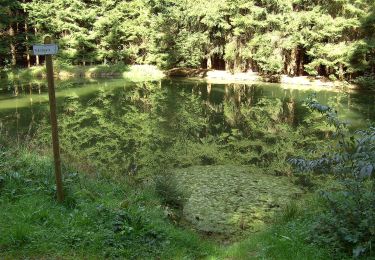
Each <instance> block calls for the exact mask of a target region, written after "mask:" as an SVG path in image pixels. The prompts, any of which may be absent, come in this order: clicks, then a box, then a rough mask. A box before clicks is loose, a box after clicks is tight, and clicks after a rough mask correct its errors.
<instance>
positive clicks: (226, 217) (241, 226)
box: [174, 165, 302, 234]
mask: <svg viewBox="0 0 375 260" xmlns="http://www.w3.org/2000/svg"><path fill="white" fill-rule="evenodd" d="M174 178H176V181H177V183H178V188H179V189H180V190H181V192H182V193H183V194H184V196H185V201H186V202H185V204H184V206H183V214H184V217H185V218H186V219H187V220H188V221H189V222H191V223H192V224H194V226H195V227H196V228H197V229H198V230H200V231H205V232H215V233H227V234H230V233H238V232H240V231H241V230H251V231H257V230H259V229H261V228H262V227H263V226H264V224H265V223H267V222H269V221H270V219H271V218H272V216H273V214H274V213H275V212H276V211H278V210H279V209H280V208H281V207H282V206H283V205H285V204H286V203H287V202H288V201H289V200H290V199H291V198H293V197H294V196H295V195H296V194H299V193H301V192H302V191H301V190H300V189H299V188H298V187H297V186H295V185H293V184H292V183H291V180H290V179H289V178H287V177H276V176H271V175H267V174H264V173H262V172H261V170H260V169H257V168H254V167H243V166H231V165H225V166H196V167H190V168H186V169H179V170H176V171H175V172H174Z"/></svg>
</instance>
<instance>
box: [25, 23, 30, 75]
mask: <svg viewBox="0 0 375 260" xmlns="http://www.w3.org/2000/svg"><path fill="white" fill-rule="evenodd" d="M25 40H26V61H27V67H28V68H30V67H31V63H30V53H29V52H30V48H29V35H28V26H27V21H25Z"/></svg>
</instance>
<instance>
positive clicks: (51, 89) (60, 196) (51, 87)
mask: <svg viewBox="0 0 375 260" xmlns="http://www.w3.org/2000/svg"><path fill="white" fill-rule="evenodd" d="M51 43H52V39H51V37H50V36H46V37H44V44H51ZM46 69H47V81H48V95H49V107H50V117H51V129H52V147H53V157H54V161H55V177H56V190H57V200H58V201H59V202H63V200H64V192H63V183H62V174H61V159H60V145H59V132H58V127H57V112H56V96H55V82H54V78H53V64H52V55H46Z"/></svg>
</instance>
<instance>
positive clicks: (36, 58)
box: [34, 28, 40, 66]
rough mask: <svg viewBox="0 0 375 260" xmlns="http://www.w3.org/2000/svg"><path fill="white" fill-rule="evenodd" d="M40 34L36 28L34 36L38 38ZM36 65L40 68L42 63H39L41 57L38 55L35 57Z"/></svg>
mask: <svg viewBox="0 0 375 260" xmlns="http://www.w3.org/2000/svg"><path fill="white" fill-rule="evenodd" d="M37 34H38V29H37V28H34V35H35V36H37ZM35 64H36V65H37V66H38V65H39V64H40V61H39V55H36V56H35Z"/></svg>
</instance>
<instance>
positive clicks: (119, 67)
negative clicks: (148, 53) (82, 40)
mask: <svg viewBox="0 0 375 260" xmlns="http://www.w3.org/2000/svg"><path fill="white" fill-rule="evenodd" d="M54 73H55V77H56V78H59V79H69V78H106V77H117V78H124V79H128V80H131V81H142V80H159V79H161V78H163V77H164V74H163V72H162V71H160V70H159V69H157V68H156V67H155V66H151V65H125V64H115V65H97V66H73V65H65V64H60V63H59V62H55V64H54ZM1 77H2V78H6V79H9V80H30V79H34V78H45V77H46V68H45V67H44V66H34V67H31V68H25V69H10V70H7V71H3V72H2V73H0V78H1Z"/></svg>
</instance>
